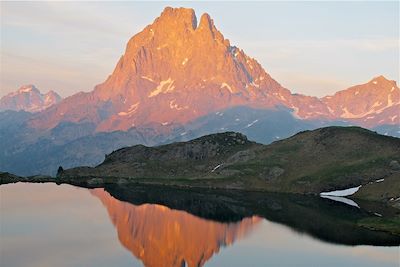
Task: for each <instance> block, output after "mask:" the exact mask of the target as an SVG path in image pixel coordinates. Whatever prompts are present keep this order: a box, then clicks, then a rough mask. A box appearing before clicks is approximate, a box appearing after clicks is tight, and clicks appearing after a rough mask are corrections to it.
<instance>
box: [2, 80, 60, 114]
mask: <svg viewBox="0 0 400 267" xmlns="http://www.w3.org/2000/svg"><path fill="white" fill-rule="evenodd" d="M61 100H62V97H61V96H60V95H59V94H57V93H56V92H55V91H53V90H50V91H48V92H47V93H45V94H44V93H41V92H40V90H39V89H38V88H36V87H35V86H34V85H32V84H28V85H23V86H21V87H20V88H19V89H18V90H17V91H15V92H11V93H9V94H7V95H5V96H3V97H2V98H0V111H5V110H14V111H21V110H23V111H27V112H32V113H35V112H40V111H43V110H45V109H47V108H49V107H50V106H52V105H55V104H57V103H59V102H60V101H61Z"/></svg>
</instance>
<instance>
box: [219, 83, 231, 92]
mask: <svg viewBox="0 0 400 267" xmlns="http://www.w3.org/2000/svg"><path fill="white" fill-rule="evenodd" d="M220 88H227V89H228V90H229V92H231V93H233V90H232V88H231V87H230V86H229V84H227V83H222V84H221V87H220Z"/></svg>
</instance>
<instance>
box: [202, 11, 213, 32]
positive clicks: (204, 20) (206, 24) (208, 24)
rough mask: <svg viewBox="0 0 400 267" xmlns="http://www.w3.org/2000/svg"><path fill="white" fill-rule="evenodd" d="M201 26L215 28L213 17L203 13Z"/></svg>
mask: <svg viewBox="0 0 400 267" xmlns="http://www.w3.org/2000/svg"><path fill="white" fill-rule="evenodd" d="M199 28H207V29H209V30H212V29H213V28H214V21H213V20H212V19H211V17H210V15H209V14H208V13H204V14H203V15H201V18H200V23H199Z"/></svg>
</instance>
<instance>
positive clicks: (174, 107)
mask: <svg viewBox="0 0 400 267" xmlns="http://www.w3.org/2000/svg"><path fill="white" fill-rule="evenodd" d="M169 108H170V109H176V110H182V109H188V108H189V106H184V107H181V106H179V105H178V104H176V103H175V100H171V101H169Z"/></svg>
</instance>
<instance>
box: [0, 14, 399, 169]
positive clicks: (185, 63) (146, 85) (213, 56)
mask: <svg viewBox="0 0 400 267" xmlns="http://www.w3.org/2000/svg"><path fill="white" fill-rule="evenodd" d="M24 90H27V89H23V90H22V91H24ZM31 91H32V92H34V91H35V90H34V89H33V88H32V90H31ZM26 93H27V92H26ZM28 95H29V94H28ZM399 103H400V89H399V87H398V86H397V85H396V82H394V81H390V80H388V79H386V78H385V77H383V76H379V77H376V78H374V79H372V80H371V81H369V82H368V83H365V84H361V85H356V86H353V87H350V88H348V89H345V90H342V91H339V92H337V93H336V94H334V95H332V96H326V97H323V98H317V97H311V96H305V95H299V94H293V93H291V92H290V91H289V90H288V89H286V88H284V87H283V86H281V85H280V84H279V83H278V82H277V81H275V80H274V79H273V78H272V77H271V76H270V75H269V74H268V73H267V72H266V71H265V70H264V69H263V68H262V66H261V65H260V64H259V63H258V62H257V61H256V60H255V59H253V58H251V57H249V56H247V55H246V54H245V53H244V51H243V50H241V49H240V48H238V47H236V46H233V45H231V44H230V41H229V40H227V39H226V38H224V36H223V35H222V34H221V33H220V32H219V31H218V29H217V28H216V26H215V25H214V22H213V20H212V19H211V18H210V16H209V15H208V14H203V15H202V16H201V18H200V21H199V22H197V17H196V15H195V13H194V11H193V10H192V9H186V8H165V10H164V11H163V12H162V14H161V15H160V17H158V18H157V19H156V20H155V21H154V22H153V23H152V24H150V25H148V26H146V27H145V28H144V29H143V31H141V32H139V33H138V34H136V35H135V36H133V37H132V38H131V39H130V40H129V42H128V44H127V46H126V49H125V52H124V54H123V55H122V56H121V58H120V60H119V61H118V63H117V65H116V67H115V69H114V71H113V73H112V74H111V75H110V76H109V77H108V78H107V79H106V80H105V81H104V82H103V83H101V84H99V85H97V86H96V87H95V88H94V90H93V91H91V92H87V93H83V92H80V93H77V94H75V95H72V96H70V97H67V98H65V99H63V100H61V101H60V102H59V103H57V104H54V105H52V106H50V107H48V108H47V109H45V110H43V111H41V112H36V113H34V114H31V115H28V114H24V115H23V114H22V113H17V112H15V111H7V113H6V114H3V113H4V112H0V118H2V117H3V118H4V117H5V118H6V119H5V121H4V122H3V121H1V120H0V137H1V138H2V140H3V139H4V140H9V141H8V142H0V170H2V171H9V172H12V173H16V174H19V175H34V174H51V175H55V172H56V169H57V168H58V166H59V165H63V166H65V167H66V168H71V167H75V166H80V165H89V166H95V165H98V164H99V163H101V161H102V160H103V159H104V155H105V154H109V153H111V152H112V151H113V150H116V149H119V148H121V147H124V146H132V145H136V144H143V145H147V146H154V145H161V144H166V143H171V142H179V141H188V140H191V139H194V138H198V137H200V136H203V135H207V134H211V133H217V132H225V131H234V132H240V133H243V134H246V135H247V136H248V137H249V139H251V140H253V141H257V142H261V143H264V144H268V143H271V142H273V141H275V140H280V139H283V138H287V137H289V136H291V135H293V134H295V133H297V132H299V131H303V130H312V129H316V128H320V127H324V126H333V125H336V126H348V125H361V126H363V127H366V128H369V129H371V130H374V131H377V132H379V133H382V134H386V135H392V136H400V116H399V114H398V113H399V112H398V110H399V108H400V106H399V105H400V104H399ZM13 121H15V122H17V123H16V125H18V126H16V125H10V123H11V124H13V123H12V122H13Z"/></svg>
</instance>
